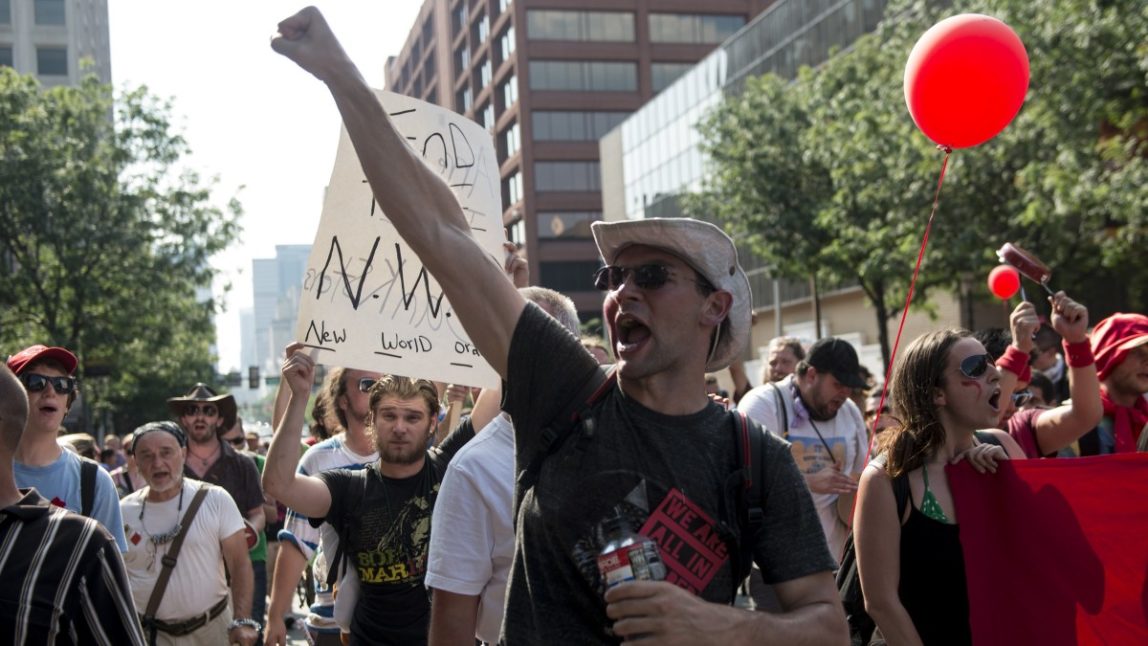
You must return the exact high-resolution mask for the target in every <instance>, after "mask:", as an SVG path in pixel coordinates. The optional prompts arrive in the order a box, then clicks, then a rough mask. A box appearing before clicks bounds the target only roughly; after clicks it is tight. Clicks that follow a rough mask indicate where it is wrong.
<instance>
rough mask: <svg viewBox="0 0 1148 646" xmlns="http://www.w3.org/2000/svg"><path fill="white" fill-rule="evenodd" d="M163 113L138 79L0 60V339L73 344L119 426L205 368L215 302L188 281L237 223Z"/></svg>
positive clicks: (233, 206) (6, 343)
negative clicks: (44, 73) (24, 72)
mask: <svg viewBox="0 0 1148 646" xmlns="http://www.w3.org/2000/svg"><path fill="white" fill-rule="evenodd" d="M169 115H170V106H169V105H168V104H166V103H164V102H161V101H159V100H157V99H156V98H154V97H152V96H150V95H149V94H148V93H147V91H146V89H144V88H140V89H135V90H132V91H127V92H125V93H123V94H122V95H121V96H119V97H118V99H113V94H112V90H111V88H110V87H109V86H106V85H103V84H100V83H99V82H98V81H97V80H96V79H95V78H94V77H88V78H86V79H85V80H84V81H82V82H81V84H80V85H79V86H78V87H56V88H51V89H43V88H41V87H40V86H39V84H38V83H37V82H36V80H35V79H34V78H31V77H27V76H21V75H19V74H16V73H15V72H14V71H13V70H11V69H8V68H3V69H0V280H2V281H3V283H4V289H3V290H0V343H2V345H3V347H5V348H9V349H10V350H14V349H17V348H18V347H22V346H23V345H25V344H30V343H48V344H55V345H63V346H66V347H68V348H70V349H72V350H73V351H74V352H76V354H77V355H78V356H79V357H80V360H81V365H82V370H83V372H82V375H85V376H86V378H85V379H84V380H83V384H82V388H83V391H84V393H85V394H86V395H87V396H88V401H89V403H92V402H93V400H95V402H94V403H95V405H96V410H94V411H93V413H94V414H93V417H95V419H105V418H106V417H107V415H108V414H112V415H114V421H115V424H116V427H117V428H118V429H120V430H121V431H122V430H124V429H130V428H132V427H134V425H136V424H138V423H140V422H142V421H146V420H150V419H156V418H162V417H166V416H167V411H166V408H165V405H164V400H165V399H166V398H167V397H170V396H172V395H173V394H175V393H177V392H179V391H181V390H182V389H184V388H186V387H187V386H188V385H190V384H191V383H194V382H196V381H213V379H214V369H213V363H214V358H213V357H212V356H211V352H210V347H211V345H212V343H213V341H214V328H213V325H212V317H213V314H214V313H215V310H216V303H215V302H213V301H207V302H200V301H199V300H197V297H196V290H197V288H200V287H204V286H209V285H210V284H211V280H212V277H213V275H214V273H215V272H214V270H212V269H211V267H210V265H209V264H208V261H209V259H210V258H211V256H212V255H213V254H215V253H217V252H219V251H220V250H222V249H224V248H225V247H226V246H227V245H228V244H230V243H231V242H232V241H233V240H235V238H236V236H237V235H238V224H237V220H238V217H239V214H240V206H239V204H238V202H237V201H236V200H235V199H234V198H233V199H231V200H230V202H229V203H228V204H227V205H226V207H224V208H219V207H216V206H213V205H212V203H211V188H212V186H213V185H214V181H212V182H207V183H204V182H203V181H201V179H200V178H199V177H198V176H197V175H196V174H195V173H193V172H191V171H187V170H185V169H183V168H182V166H181V165H180V161H181V158H182V157H183V156H184V155H185V154H186V153H187V152H188V148H187V144H186V142H185V141H184V140H183V139H182V138H181V137H180V136H179V135H177V134H175V133H173V132H172V128H171V125H170V122H169Z"/></svg>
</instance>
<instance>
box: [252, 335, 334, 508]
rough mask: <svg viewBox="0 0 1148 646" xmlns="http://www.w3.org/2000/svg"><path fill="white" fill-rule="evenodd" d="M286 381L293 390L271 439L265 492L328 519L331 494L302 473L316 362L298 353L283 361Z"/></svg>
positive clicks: (288, 504) (300, 352) (265, 471)
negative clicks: (305, 422)
mask: <svg viewBox="0 0 1148 646" xmlns="http://www.w3.org/2000/svg"><path fill="white" fill-rule="evenodd" d="M282 374H283V379H282V381H281V382H280V383H286V384H287V385H288V387H289V388H290V390H291V394H290V396H289V397H288V399H287V409H286V410H285V411H284V412H283V419H282V420H280V422H279V426H278V427H277V428H276V429H275V435H274V436H273V437H272V438H271V446H270V447H269V448H268V449H267V460H266V462H265V463H264V465H263V488H264V489H265V490H266V491H267V492H268V493H270V494H271V495H272V496H275V498H276V499H277V500H279V501H281V502H282V503H283V504H284V505H287V506H288V507H290V508H291V509H294V510H295V511H296V512H298V513H300V514H303V515H304V516H308V517H310V518H324V517H326V516H327V512H328V511H330V509H331V490H330V489H328V488H327V485H326V484H325V483H324V482H323V481H322V480H320V479H319V478H316V477H314V476H307V475H303V474H301V473H299V472H298V466H299V442H300V440H301V438H302V434H303V430H302V429H303V417H304V413H305V410H306V408H307V399H308V397H310V395H311V384H312V383H313V382H314V379H315V361H314V360H313V359H312V358H311V357H309V356H307V355H306V354H305V353H304V352H303V351H302V350H300V349H295V350H294V351H293V352H292V353H291V355H290V356H288V357H287V358H286V359H285V360H284V361H283V370H282Z"/></svg>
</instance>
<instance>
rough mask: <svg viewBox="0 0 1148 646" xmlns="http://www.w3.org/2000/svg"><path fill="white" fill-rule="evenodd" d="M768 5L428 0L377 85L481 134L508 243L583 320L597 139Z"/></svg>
mask: <svg viewBox="0 0 1148 646" xmlns="http://www.w3.org/2000/svg"><path fill="white" fill-rule="evenodd" d="M773 2H774V0H513V1H511V0H426V2H425V3H424V4H423V6H422V9H421V10H420V13H419V16H418V18H417V20H416V22H415V25H414V26H413V28H412V29H411V32H410V35H409V36H408V38H407V42H406V44H405V45H404V46H403V49H402V52H401V53H400V54H399V55H398V56H394V57H391V58H390V59H389V60H388V61H387V67H386V84H387V88H388V89H389V90H391V91H394V92H398V93H400V94H406V95H408V96H413V97H415V98H419V99H422V100H425V101H428V102H430V103H435V104H438V105H442V106H446V107H450V108H452V109H454V110H455V111H457V112H459V113H460V114H463V115H465V116H467V117H469V118H471V119H473V120H474V121H476V122H478V123H479V124H481V125H483V126H484V127H485V128H486V129H487V130H488V131H489V132H490V133H491V135H492V136H493V137H494V140H495V149H496V150H497V152H498V161H499V164H500V175H501V180H502V201H503V207H504V208H505V211H504V213H503V222H504V224H505V225H506V227H507V230H508V235H509V237H510V239H511V240H512V241H514V242H516V243H519V244H522V245H525V247H526V249H527V256H528V258H529V260H530V271H531V276H532V282H534V283H536V284H541V285H544V286H546V287H550V288H553V289H557V290H559V291H561V292H563V293H565V294H567V295H569V296H570V297H571V298H572V299H573V300H574V303H575V305H576V306H577V307H578V310H579V312H580V313H582V314H583V318H584V320H585V318H588V317H595V316H599V315H600V306H601V302H602V301H601V294H599V293H597V292H595V291H592V288H591V287H590V285H591V280H590V277H591V275H592V274H593V272H594V270H595V269H597V267H598V265H599V261H598V254H597V251H596V249H595V247H594V243H593V240H592V239H591V237H590V223H591V222H593V221H595V220H599V219H601V218H602V192H601V188H602V186H601V179H600V168H599V158H598V139H599V138H600V137H602V136H603V135H605V134H606V133H607V132H608V131H609V130H610V129H612V128H614V127H615V126H617V125H618V124H620V123H621V122H622V121H623V120H624V119H625V118H626V117H627V116H628V115H629V114H631V113H632V112H634V111H635V110H637V109H638V108H639V107H641V106H642V105H643V104H645V103H646V102H647V101H649V100H650V98H651V97H653V96H655V95H657V94H658V93H659V92H661V91H662V90H663V89H664V88H666V87H667V86H669V85H670V84H671V83H672V82H673V81H674V80H675V79H676V78H677V77H679V76H680V75H681V74H683V73H684V72H686V71H687V70H689V69H690V68H692V67H693V66H694V64H695V63H697V62H698V61H699V60H701V59H702V58H703V57H705V56H706V55H707V54H709V53H710V52H711V51H712V50H713V49H714V48H715V47H716V46H718V45H719V44H720V43H722V42H723V41H725V40H726V39H727V38H729V37H730V36H732V35H733V34H735V33H737V32H738V30H740V29H741V28H742V27H743V26H744V25H745V24H746V23H747V22H748V21H749V20H751V19H752V18H753V17H754V16H756V15H758V14H759V13H761V12H762V11H763V10H765V9H766V8H767V7H769V6H770V5H771V4H773Z"/></svg>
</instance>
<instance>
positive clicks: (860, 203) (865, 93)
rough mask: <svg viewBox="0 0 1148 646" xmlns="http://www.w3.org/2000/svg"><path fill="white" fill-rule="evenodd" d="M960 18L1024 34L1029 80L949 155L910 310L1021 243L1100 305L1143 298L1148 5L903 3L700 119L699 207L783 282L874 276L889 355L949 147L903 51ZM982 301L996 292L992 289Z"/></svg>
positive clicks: (1060, 283)
mask: <svg viewBox="0 0 1148 646" xmlns="http://www.w3.org/2000/svg"><path fill="white" fill-rule="evenodd" d="M942 4H944V5H947V6H944V7H938V5H942ZM963 12H979V13H986V14H989V15H993V16H996V17H999V18H1001V19H1002V20H1004V21H1005V22H1006V23H1008V24H1010V26H1012V27H1013V28H1014V29H1015V30H1016V31H1017V32H1018V34H1019V35H1020V37H1021V39H1022V41H1023V42H1024V43H1025V45H1026V48H1027V50H1028V52H1029V57H1030V61H1031V69H1032V82H1031V84H1030V90H1029V94H1028V97H1027V99H1026V103H1025V106H1024V107H1023V108H1022V110H1021V113H1020V115H1019V116H1018V118H1017V119H1016V120H1015V121H1014V122H1013V124H1011V125H1010V126H1009V127H1008V128H1006V129H1005V131H1004V132H1003V133H1002V134H1001V135H999V136H998V137H996V138H995V139H993V140H991V141H990V142H988V143H986V144H984V145H981V146H979V147H976V148H973V149H965V150H958V151H954V152H953V155H952V157H951V161H950V165H949V168H948V175H947V177H946V180H945V185H944V189H943V193H942V195H941V201H940V207H939V210H938V213H937V218H936V222H935V224H934V228H933V231H932V234H931V236H932V237H931V241H930V246H929V249H928V253H927V254H926V259H925V263H924V265H923V268H922V273H921V277H920V280H919V283H918V286H917V290H918V291H917V296H915V297H914V303H917V304H920V303H925V302H926V301H925V293H926V292H927V290H928V289H930V288H935V287H944V288H948V289H953V290H958V289H960V288H961V287H962V284H963V283H969V282H970V281H972V282H975V283H976V284H980V283H981V282H983V277H984V276H985V275H986V274H987V273H988V271H989V269H991V267H992V266H993V265H994V264H995V263H996V260H995V255H994V250H995V249H996V248H998V247H999V246H1000V245H1001V244H1002V243H1003V242H1005V241H1015V242H1018V243H1020V244H1022V245H1023V246H1027V247H1029V248H1031V249H1032V250H1034V251H1036V252H1038V253H1039V255H1040V256H1041V257H1042V258H1044V259H1045V261H1046V262H1048V263H1049V264H1050V265H1052V266H1053V267H1054V268H1060V269H1063V270H1064V271H1063V272H1061V271H1058V272H1057V274H1056V275H1055V277H1056V281H1054V285H1055V286H1056V287H1063V288H1066V289H1068V290H1069V291H1070V292H1071V293H1074V294H1077V295H1087V296H1086V298H1085V300H1090V299H1095V300H1098V301H1101V302H1100V303H1090V305H1093V306H1094V308H1093V309H1094V312H1095V311H1096V310H1100V312H1102V311H1103V310H1104V309H1105V308H1107V309H1108V310H1109V311H1111V309H1112V308H1114V307H1133V308H1137V307H1140V308H1142V307H1143V306H1144V305H1145V296H1146V294H1145V292H1146V290H1148V288H1146V287H1145V285H1146V284H1148V281H1146V280H1145V279H1146V278H1148V265H1145V263H1143V262H1140V261H1139V259H1138V250H1139V249H1140V248H1142V246H1143V243H1144V236H1145V217H1146V213H1148V210H1146V208H1145V207H1146V206H1148V183H1146V182H1145V181H1144V180H1145V179H1146V177H1145V175H1146V172H1148V171H1146V168H1145V153H1146V149H1145V141H1146V139H1148V101H1146V100H1145V99H1146V98H1148V97H1146V94H1148V90H1146V88H1148V83H1146V82H1145V79H1146V78H1148V45H1146V43H1148V9H1146V8H1145V6H1144V5H1143V3H1142V2H1136V1H1134V0H1109V1H1107V2H1095V1H1091V2H1089V1H1085V0H1051V1H1049V2H1040V3H1034V2H1030V1H1029V0H968V1H964V2H962V1H954V2H951V3H926V2H919V1H918V2H909V1H901V2H898V1H894V2H891V3H890V5H889V7H888V9H887V11H886V16H887V17H886V20H885V21H883V22H882V24H881V25H880V26H879V28H878V29H877V30H876V31H875V32H874V33H872V34H869V35H867V36H865V37H862V38H861V39H860V40H858V41H857V42H856V43H855V44H854V45H853V46H852V47H851V48H850V50H849V51H847V52H844V53H841V54H839V55H837V56H835V57H833V58H831V59H830V60H829V61H828V62H826V63H825V64H824V65H822V66H821V67H819V68H817V69H816V70H810V69H805V70H802V72H801V73H800V74H799V77H798V78H797V79H796V80H794V81H792V82H785V81H782V80H780V79H776V78H773V79H762V80H754V81H751V82H749V83H747V84H746V86H745V88H744V89H743V90H742V91H741V92H739V93H737V94H732V95H730V96H728V97H726V99H725V100H724V102H723V103H722V104H721V105H719V106H718V108H716V110H715V111H714V112H713V113H712V114H711V115H710V117H709V118H708V120H707V121H706V122H705V123H704V124H703V126H702V128H701V131H702V133H703V136H704V137H705V141H706V142H705V144H703V149H704V151H705V152H706V153H707V154H708V155H709V156H710V157H711V158H712V159H713V162H714V166H715V168H716V170H715V172H714V174H713V175H712V176H711V177H710V181H709V184H708V186H707V187H706V190H705V191H704V192H703V193H702V194H701V195H700V196H697V197H695V198H693V199H691V200H687V208H688V209H689V210H690V211H691V212H694V213H712V214H714V215H716V217H717V219H718V220H719V221H721V222H722V223H723V224H724V225H725V226H726V227H727V228H728V229H729V230H730V231H731V233H733V234H734V235H735V236H738V237H739V239H743V240H745V241H746V242H747V243H748V244H749V245H750V246H751V248H752V249H753V250H754V251H755V252H756V253H758V254H759V255H761V256H762V257H764V258H766V259H767V260H768V261H769V262H770V263H771V265H772V266H773V267H774V268H775V271H776V272H777V274H776V275H779V276H782V277H789V278H800V277H802V276H804V275H807V274H808V272H810V271H815V272H817V274H818V275H819V276H821V277H822V278H823V279H825V280H828V281H832V282H846V281H853V282H855V283H856V284H858V285H860V287H861V289H862V290H863V291H864V293H865V295H866V297H867V298H868V299H869V301H870V302H871V303H872V304H873V306H874V313H875V316H876V318H877V321H878V326H877V327H878V330H880V331H881V332H880V333H881V339H880V341H881V345H882V350H883V353H884V356H885V358H886V360H888V357H889V344H888V339H887V336H886V332H885V330H886V321H887V320H888V319H889V318H892V317H894V316H896V315H898V314H899V313H900V309H901V306H902V304H903V303H904V299H905V295H906V292H907V288H908V283H909V280H910V278H911V275H912V269H913V265H914V262H915V260H916V256H917V251H918V248H919V244H920V239H921V234H922V231H923V228H924V226H925V223H926V221H927V218H928V212H929V208H930V203H931V201H932V198H933V194H934V191H935V189H936V183H937V177H938V171H939V170H940V165H941V160H942V158H943V153H942V152H940V151H937V150H935V149H934V147H933V146H932V144H931V143H930V142H929V141H928V140H927V139H926V138H925V137H924V136H923V135H922V134H920V133H919V132H918V131H917V130H916V128H915V127H914V125H913V123H912V120H911V118H910V117H909V114H908V111H907V109H906V108H905V103H904V98H903V94H902V83H903V82H902V75H903V69H904V64H905V59H906V58H907V56H908V52H909V51H910V49H911V48H912V46H913V44H914V43H915V42H916V39H917V38H919V37H920V35H921V34H922V33H924V31H925V30H926V29H928V27H930V26H931V25H933V24H935V23H936V22H937V21H938V20H939V19H941V18H942V17H945V16H948V15H953V14H956V13H963ZM763 112H766V113H768V114H762V113H763ZM805 178H815V180H814V181H803V179H805ZM1132 277H1135V280H1134V281H1133V280H1128V278H1132ZM1030 291H1031V286H1030ZM975 294H976V295H980V296H981V297H987V292H986V291H985V290H984V288H983V287H980V288H978V289H977V290H976V292H975ZM1105 294H1107V295H1108V296H1109V298H1107V299H1105V298H1102V296H1103V295H1105ZM1098 304H1099V307H1096V305H1098ZM1100 312H1096V313H1100Z"/></svg>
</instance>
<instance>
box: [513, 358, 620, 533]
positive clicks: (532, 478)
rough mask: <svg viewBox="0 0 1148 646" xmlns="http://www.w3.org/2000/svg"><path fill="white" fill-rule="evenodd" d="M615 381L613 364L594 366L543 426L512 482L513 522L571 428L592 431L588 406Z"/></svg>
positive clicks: (616, 379) (516, 519)
mask: <svg viewBox="0 0 1148 646" xmlns="http://www.w3.org/2000/svg"><path fill="white" fill-rule="evenodd" d="M617 381H618V375H617V371H616V369H615V367H614V366H610V367H609V368H601V367H599V368H597V369H596V370H595V371H594V375H593V376H592V377H591V378H590V379H589V380H587V381H586V383H585V384H583V385H582V389H581V390H579V391H578V395H577V396H576V397H573V398H571V400H570V402H569V403H568V404H567V405H566V408H565V409H563V411H562V413H560V414H559V415H557V416H555V417H554V419H553V421H551V422H550V424H549V425H548V426H546V428H544V429H542V431H541V434H540V437H539V443H538V450H537V452H536V453H535V454H534V455H533V457H531V458H530V462H529V463H528V464H527V465H526V468H525V469H523V470H522V472H521V473H519V474H518V478H517V479H516V480H515V483H514V522H515V525H516V526H517V524H518V510H519V508H521V507H522V499H523V498H524V497H525V496H526V492H527V491H530V490H531V489H533V488H534V485H535V484H537V483H538V475H539V473H540V472H541V471H542V463H543V462H545V461H546V459H547V458H549V457H550V456H551V455H553V454H554V452H555V451H557V450H558V449H559V448H560V447H561V446H562V444H563V443H565V442H566V439H567V438H568V437H569V436H570V432H571V431H572V430H574V428H575V427H576V426H579V425H582V426H583V427H584V428H585V430H586V432H588V433H591V434H592V433H593V432H594V420H593V416H592V415H591V414H590V409H591V408H593V406H594V404H596V403H598V401H599V400H601V399H602V397H603V396H604V395H605V394H606V393H607V392H609V390H610V388H612V387H613V386H614V384H616V383H617Z"/></svg>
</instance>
